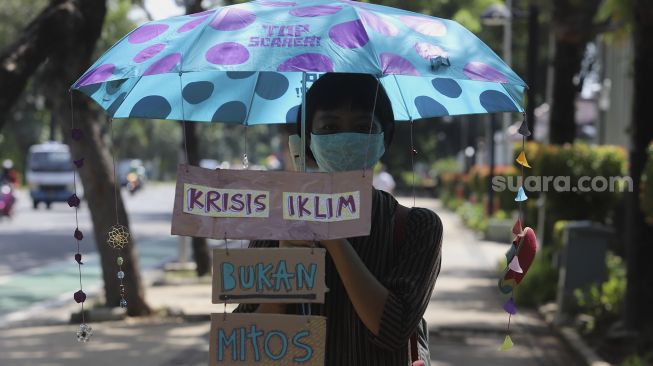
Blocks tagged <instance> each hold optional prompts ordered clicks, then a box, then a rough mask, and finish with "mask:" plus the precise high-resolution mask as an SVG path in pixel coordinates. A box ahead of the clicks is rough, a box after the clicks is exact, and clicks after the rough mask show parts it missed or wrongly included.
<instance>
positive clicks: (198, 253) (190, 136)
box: [182, 0, 211, 277]
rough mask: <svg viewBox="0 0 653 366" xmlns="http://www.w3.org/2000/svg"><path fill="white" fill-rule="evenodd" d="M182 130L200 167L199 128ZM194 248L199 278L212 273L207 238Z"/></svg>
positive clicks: (190, 3) (194, 5)
mask: <svg viewBox="0 0 653 366" xmlns="http://www.w3.org/2000/svg"><path fill="white" fill-rule="evenodd" d="M185 5H186V14H193V13H199V12H201V11H204V8H203V7H202V1H201V0H186V1H185ZM182 128H183V129H184V130H185V131H184V134H183V136H184V137H185V139H186V141H184V142H183V143H184V144H185V148H186V150H187V151H186V154H187V156H186V159H188V164H191V165H199V163H200V146H199V142H200V140H199V138H198V136H197V126H196V125H195V124H194V123H193V122H185V123H183V124H182ZM192 248H193V260H194V261H195V265H196V267H195V270H196V272H197V276H198V277H201V276H204V275H206V274H208V273H210V271H211V256H210V254H209V246H208V244H207V243H206V239H205V238H195V237H194V238H192Z"/></svg>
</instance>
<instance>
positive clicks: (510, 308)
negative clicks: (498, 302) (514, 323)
mask: <svg viewBox="0 0 653 366" xmlns="http://www.w3.org/2000/svg"><path fill="white" fill-rule="evenodd" d="M503 310H505V311H506V313H508V314H510V315H515V314H517V306H515V300H514V299H513V298H512V297H511V298H510V299H508V301H506V303H505V304H503Z"/></svg>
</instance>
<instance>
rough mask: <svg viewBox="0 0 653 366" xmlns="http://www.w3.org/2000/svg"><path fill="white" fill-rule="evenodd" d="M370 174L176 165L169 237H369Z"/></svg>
mask: <svg viewBox="0 0 653 366" xmlns="http://www.w3.org/2000/svg"><path fill="white" fill-rule="evenodd" d="M371 210H372V174H371V172H368V174H365V176H363V173H362V172H361V171H352V172H342V173H297V172H279V171H272V172H267V171H252V170H221V169H220V170H210V169H204V168H200V167H194V166H190V165H180V166H179V168H178V171H177V188H176V192H175V207H174V212H173V217H172V234H173V235H184V236H195V237H198V236H199V237H207V238H215V239H223V238H230V239H269V240H324V239H339V238H348V237H355V236H365V235H369V233H370V214H371Z"/></svg>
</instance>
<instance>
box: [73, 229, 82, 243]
mask: <svg viewBox="0 0 653 366" xmlns="http://www.w3.org/2000/svg"><path fill="white" fill-rule="evenodd" d="M74 237H75V239H77V240H82V239H84V234H82V232H81V231H79V229H75V234H74Z"/></svg>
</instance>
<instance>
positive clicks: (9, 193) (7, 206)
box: [0, 182, 16, 217]
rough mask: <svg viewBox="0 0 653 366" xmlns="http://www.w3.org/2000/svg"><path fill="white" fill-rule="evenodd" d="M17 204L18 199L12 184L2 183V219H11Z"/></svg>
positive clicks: (0, 197) (0, 192) (0, 195)
mask: <svg viewBox="0 0 653 366" xmlns="http://www.w3.org/2000/svg"><path fill="white" fill-rule="evenodd" d="M15 202H16V198H15V197H14V189H13V188H12V186H11V184H10V183H7V182H2V183H0V217H2V216H7V217H10V216H11V210H12V208H13V207H14V203H15Z"/></svg>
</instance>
